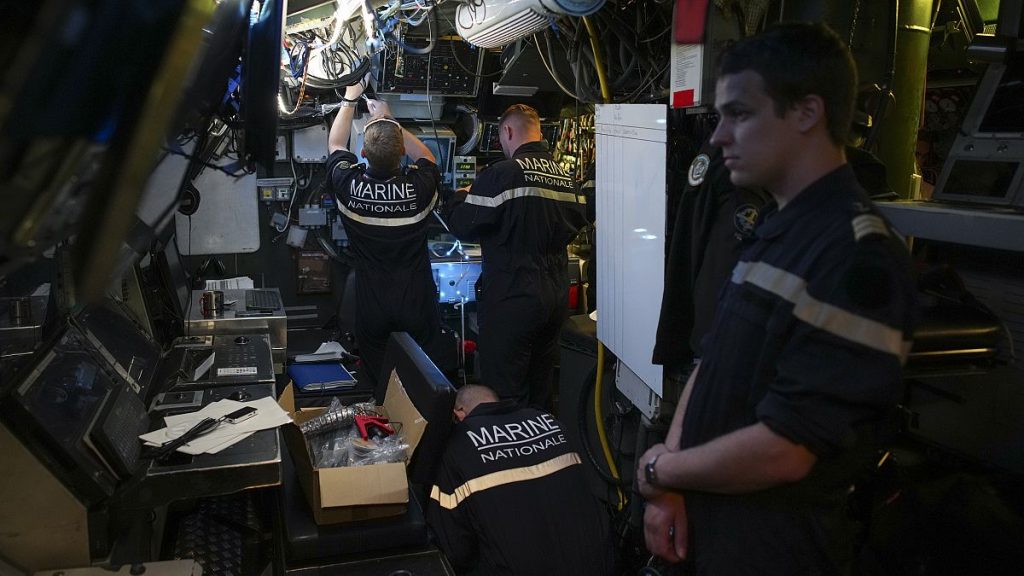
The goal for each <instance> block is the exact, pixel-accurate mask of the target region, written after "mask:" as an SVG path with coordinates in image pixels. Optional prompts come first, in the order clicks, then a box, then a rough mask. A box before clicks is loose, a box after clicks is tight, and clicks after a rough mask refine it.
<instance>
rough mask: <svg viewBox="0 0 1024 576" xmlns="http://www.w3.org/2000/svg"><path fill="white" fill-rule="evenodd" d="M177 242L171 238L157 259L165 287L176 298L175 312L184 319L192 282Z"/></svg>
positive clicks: (157, 255)
mask: <svg viewBox="0 0 1024 576" xmlns="http://www.w3.org/2000/svg"><path fill="white" fill-rule="evenodd" d="M176 242H177V241H176V240H175V239H174V238H171V239H170V241H169V242H167V245H166V246H164V249H163V250H161V251H160V252H158V253H157V254H156V258H157V265H158V270H159V271H160V276H161V278H162V280H163V283H164V286H165V287H166V289H167V290H169V291H170V293H171V294H172V295H173V296H174V298H173V300H174V304H175V306H176V309H175V312H177V313H178V316H179V317H180V318H184V317H185V312H186V310H187V308H188V304H189V298H190V296H191V294H192V289H191V285H192V282H191V280H189V276H188V272H187V271H186V270H185V266H184V262H183V261H182V259H181V253H180V252H178V245H177V243H176Z"/></svg>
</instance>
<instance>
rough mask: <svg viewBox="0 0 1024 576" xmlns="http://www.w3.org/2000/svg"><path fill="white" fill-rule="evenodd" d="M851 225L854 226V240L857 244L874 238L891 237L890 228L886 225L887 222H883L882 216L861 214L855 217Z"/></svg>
mask: <svg viewBox="0 0 1024 576" xmlns="http://www.w3.org/2000/svg"><path fill="white" fill-rule="evenodd" d="M850 224H851V225H852V226H853V239H854V241H855V242H860V241H862V240H866V239H868V238H871V237H874V236H877V237H882V238H888V237H889V236H890V233H889V227H888V226H887V225H886V224H885V220H882V218H881V217H880V216H877V215H875V214H860V215H858V216H855V217H854V218H853V220H851V221H850Z"/></svg>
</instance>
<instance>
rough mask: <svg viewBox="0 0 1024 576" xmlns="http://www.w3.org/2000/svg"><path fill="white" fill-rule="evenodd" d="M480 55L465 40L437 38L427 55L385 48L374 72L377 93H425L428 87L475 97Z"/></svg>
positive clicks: (439, 91) (441, 93)
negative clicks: (381, 62) (377, 69)
mask: <svg viewBox="0 0 1024 576" xmlns="http://www.w3.org/2000/svg"><path fill="white" fill-rule="evenodd" d="M456 58H458V60H456ZM482 58H483V51H482V50H479V49H476V48H474V47H472V46H471V45H469V44H468V43H466V42H440V41H439V42H438V43H437V45H435V46H434V49H433V51H432V52H431V53H430V54H429V55H428V54H409V53H407V52H401V51H396V50H387V51H386V52H385V54H384V58H383V64H382V66H381V67H380V70H379V71H378V73H377V93H378V94H426V93H427V89H428V88H429V89H430V90H429V92H430V93H431V94H438V95H444V96H466V97H475V96H476V94H477V91H478V90H479V88H480V78H479V76H476V75H475V74H479V73H480V63H481V61H482ZM428 63H429V72H430V73H429V80H430V84H429V86H428V84H427V77H428V74H427V72H428ZM460 64H461V65H462V66H460ZM463 66H464V67H466V68H467V69H468V70H471V71H473V72H474V74H469V73H468V72H467V71H466V70H463V69H462V67H463Z"/></svg>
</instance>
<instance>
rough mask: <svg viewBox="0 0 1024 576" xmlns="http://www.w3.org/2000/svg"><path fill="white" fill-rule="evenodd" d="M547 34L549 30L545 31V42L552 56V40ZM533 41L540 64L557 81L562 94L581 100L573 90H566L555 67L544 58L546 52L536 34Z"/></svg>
mask: <svg viewBox="0 0 1024 576" xmlns="http://www.w3.org/2000/svg"><path fill="white" fill-rule="evenodd" d="M547 34H548V32H547V30H545V31H544V35H545V41H546V42H547V49H548V55H549V56H550V54H551V40H550V38H547ZM533 41H534V44H536V46H537V56H539V57H540V63H541V64H543V65H544V69H545V70H547V71H548V74H550V75H551V79H552V80H554V81H555V84H558V87H559V88H561V89H562V92H565V95H566V96H568V97H569V98H572V99H573V100H579V99H580V97H579V96H577V95H576V94H574V93H573V91H572V90H569V89H568V88H566V87H565V84H562V79H561V78H559V77H558V74H556V73H555V69H554V66H553V65H550V64H548V62H547V60H546V59H545V58H544V52H543V50H541V45H540V40H539V39H538V38H537V35H536V34H534V35H533Z"/></svg>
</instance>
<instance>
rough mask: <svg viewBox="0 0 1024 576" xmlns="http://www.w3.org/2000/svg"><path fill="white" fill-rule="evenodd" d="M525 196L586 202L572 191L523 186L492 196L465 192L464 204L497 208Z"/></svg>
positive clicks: (575, 202) (559, 200) (579, 202)
mask: <svg viewBox="0 0 1024 576" xmlns="http://www.w3.org/2000/svg"><path fill="white" fill-rule="evenodd" d="M527 197H534V198H546V199H548V200H556V201H558V202H572V203H573V204H577V203H578V204H585V203H586V201H585V200H583V199H582V196H577V195H576V194H573V193H572V192H559V191H557V190H549V189H547V188H536V187H534V186H524V187H522V188H512V189H510V190H505V191H504V192H502V193H501V194H498V195H497V196H494V197H493V198H492V197H491V196H481V195H479V194H472V193H470V194H466V204H473V205H475V206H484V207H486V208H497V207H498V206H501V205H502V204H504V203H505V202H507V201H509V200H513V199H515V198H527Z"/></svg>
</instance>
